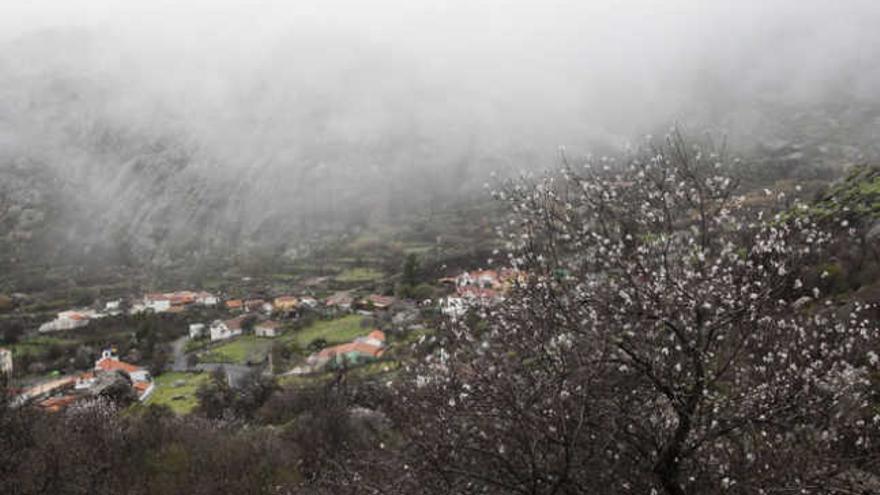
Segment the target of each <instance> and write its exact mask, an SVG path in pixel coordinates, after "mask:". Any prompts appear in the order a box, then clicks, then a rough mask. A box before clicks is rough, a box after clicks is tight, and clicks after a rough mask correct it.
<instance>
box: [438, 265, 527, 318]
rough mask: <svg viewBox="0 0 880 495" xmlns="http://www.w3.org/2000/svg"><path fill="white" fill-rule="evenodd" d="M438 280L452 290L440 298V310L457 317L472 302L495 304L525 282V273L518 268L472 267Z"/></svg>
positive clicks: (472, 303)
mask: <svg viewBox="0 0 880 495" xmlns="http://www.w3.org/2000/svg"><path fill="white" fill-rule="evenodd" d="M439 282H440V283H441V284H443V285H444V286H447V287H452V288H453V294H451V295H449V296H448V297H446V298H444V299H442V300H441V301H440V311H441V312H442V313H443V314H445V315H447V316H450V317H453V318H456V317H460V316H462V315H464V314H465V313H466V312H467V309H468V308H469V307H470V306H472V305H474V304H495V303H498V302H500V301H502V300H504V295H505V294H507V292H508V291H510V289H511V288H513V287H514V286H516V285H521V284H524V283H525V282H526V274H525V273H524V272H522V271H519V270H514V269H510V268H503V269H501V270H475V271H470V272H464V273H462V274H461V275H459V276H457V277H445V278H441V279H440V280H439Z"/></svg>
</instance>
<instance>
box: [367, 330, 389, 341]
mask: <svg viewBox="0 0 880 495" xmlns="http://www.w3.org/2000/svg"><path fill="white" fill-rule="evenodd" d="M367 337H369V338H371V339H376V340H381V341H382V342H385V332H383V331H382V330H379V329H376V330H373V331H372V332H370V333H369V334H367Z"/></svg>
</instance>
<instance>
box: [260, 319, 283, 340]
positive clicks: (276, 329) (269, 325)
mask: <svg viewBox="0 0 880 495" xmlns="http://www.w3.org/2000/svg"><path fill="white" fill-rule="evenodd" d="M254 334H255V335H256V336H257V337H277V336H279V335H281V325H280V324H279V323H278V322H276V321H272V320H267V321H260V322H257V323H256V324H254Z"/></svg>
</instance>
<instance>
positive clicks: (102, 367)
mask: <svg viewBox="0 0 880 495" xmlns="http://www.w3.org/2000/svg"><path fill="white" fill-rule="evenodd" d="M115 371H124V372H126V373H128V376H129V377H131V386H132V388H134V391H135V393H137V396H138V400H140V401H145V400H147V398H149V397H150V395H151V394H152V393H153V390H155V383H153V377H151V376H150V372H149V371H147V370H145V369H144V368H141V367H140V366H135V365H133V364H129V363H126V362H124V361H120V360H119V358H117V357H116V355H115V354H114V353H113V351H112V350H109V349H107V350H104V351H103V352H102V353H101V359H98V360H97V361H95V374H100V373H105V372H115ZM93 378H94V375H92V376H91V377H90V376H89V375H88V374H85V375H81V376H80V377H79V378H78V379H77V381H76V385H75V386H78V387H83V388H85V387H88V386H91V385H93V384H94V383H95V382H94V379H93Z"/></svg>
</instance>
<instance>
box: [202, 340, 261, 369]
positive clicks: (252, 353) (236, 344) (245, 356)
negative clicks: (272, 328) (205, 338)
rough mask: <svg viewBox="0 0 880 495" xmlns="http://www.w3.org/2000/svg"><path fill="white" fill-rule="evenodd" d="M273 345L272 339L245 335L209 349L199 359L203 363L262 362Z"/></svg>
mask: <svg viewBox="0 0 880 495" xmlns="http://www.w3.org/2000/svg"><path fill="white" fill-rule="evenodd" d="M271 347H272V339H268V338H263V337H256V336H254V335H245V336H242V337H238V338H236V339H235V340H232V341H231V342H229V343H226V344H223V345H221V346H219V347H215V348H213V349H211V350H209V351H208V352H207V353H205V354H204V355H202V356H199V361H200V362H202V363H232V364H247V363H248V362H249V361H250V362H252V363H256V362H260V361H262V360H263V359H265V358H266V355H267V354H268V353H269V349H271Z"/></svg>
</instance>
